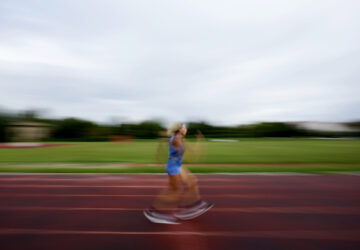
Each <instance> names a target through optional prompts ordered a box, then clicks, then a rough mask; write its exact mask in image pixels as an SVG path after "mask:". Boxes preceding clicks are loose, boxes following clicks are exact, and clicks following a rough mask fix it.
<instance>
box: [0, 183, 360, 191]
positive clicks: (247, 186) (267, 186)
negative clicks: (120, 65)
mask: <svg viewBox="0 0 360 250" xmlns="http://www.w3.org/2000/svg"><path fill="white" fill-rule="evenodd" d="M166 186H167V185H166V184H165V183H164V185H91V184H90V185H60V184H51V185H49V184H43V185H33V184H6V185H1V184H0V188H5V189H11V188H37V189H40V188H47V189H50V188H51V189H54V188H55V189H56V188H109V189H110V188H113V189H115V188H120V189H121V188H133V189H141V188H145V189H163V188H166ZM199 187H200V189H219V188H221V189H222V190H226V189H233V190H234V189H235V190H237V189H241V190H284V189H286V190H287V191H289V190H302V191H309V190H314V188H316V190H317V191H321V190H329V187H328V186H326V185H312V186H311V185H308V186H301V185H297V184H296V185H292V186H284V185H281V184H272V183H270V184H265V185H263V186H262V185H253V184H244V185H221V184H217V185H203V184H200V185H199ZM330 187H331V188H333V189H336V190H337V191H340V190H342V191H344V192H346V191H355V190H356V189H359V188H358V187H357V186H355V187H354V185H351V186H349V185H337V184H332V185H331V186H330Z"/></svg>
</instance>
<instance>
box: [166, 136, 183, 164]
mask: <svg viewBox="0 0 360 250" xmlns="http://www.w3.org/2000/svg"><path fill="white" fill-rule="evenodd" d="M174 138H175V135H173V136H171V138H170V141H169V159H168V162H167V165H168V166H169V167H170V166H181V164H182V158H183V156H184V151H185V150H184V146H183V145H182V142H181V141H180V147H178V148H175V147H174V146H173V145H172V142H173V140H174Z"/></svg>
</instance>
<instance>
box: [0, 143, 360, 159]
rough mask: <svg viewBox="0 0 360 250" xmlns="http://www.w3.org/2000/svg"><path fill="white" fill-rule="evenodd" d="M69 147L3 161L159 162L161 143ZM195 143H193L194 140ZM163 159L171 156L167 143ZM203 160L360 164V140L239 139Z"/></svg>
mask: <svg viewBox="0 0 360 250" xmlns="http://www.w3.org/2000/svg"><path fill="white" fill-rule="evenodd" d="M66 144H70V145H69V146H64V147H47V148H34V149H0V163H111V162H123V163H155V162H156V160H155V154H156V152H157V149H158V146H159V143H158V141H155V140H140V141H136V142H133V143H129V144H116V143H107V142H78V143H66ZM190 144H191V143H190ZM160 148H161V150H160V158H161V159H162V161H163V162H165V161H166V157H167V145H166V143H165V144H163V145H162V146H161V147H160ZM202 151H203V155H202V157H200V159H198V160H193V159H191V158H189V157H187V153H185V161H184V162H190V163H191V162H200V163H269V162H271V163H360V140H315V139H266V138H265V139H240V141H239V142H210V141H206V142H204V143H203V144H202Z"/></svg>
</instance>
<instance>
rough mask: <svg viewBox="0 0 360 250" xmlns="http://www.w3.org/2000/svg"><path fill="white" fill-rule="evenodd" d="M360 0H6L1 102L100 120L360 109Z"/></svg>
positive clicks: (268, 117)
mask: <svg viewBox="0 0 360 250" xmlns="http://www.w3.org/2000/svg"><path fill="white" fill-rule="evenodd" d="M359 10H360V1H356V0H355V1H346V0H339V1H331V0H324V1H320V0H319V1H317V0H309V1H308V0H299V1H297V0H291V1H288V0H286V1H270V0H264V1H259V0H256V1H254V0H251V1H250V0H249V1H240V0H234V1H230V0H221V1H220V0H217V1H211V0H201V1H199V0H181V1H172V0H164V1H158V0H151V1H146V0H143V1H138V0H128V1H121V0H113V1H110V0H103V1H90V0H88V1H85V0H51V1H48V0H43V1H35V0H22V1H21V0H20V1H17V0H1V1H0V87H1V89H0V108H2V109H8V110H12V111H18V110H24V109H43V110H46V115H47V116H51V117H69V116H75V117H79V118H85V119H90V120H93V121H97V122H109V121H114V120H118V121H141V120H145V119H153V118H162V119H164V120H165V121H166V122H171V121H184V120H185V121H188V120H204V121H208V122H211V123H214V124H224V125H233V124H241V123H249V122H257V121H305V120H307V121H309V120H310V121H352V120H359V119H360V98H359V96H360V82H359V80H360V15H359Z"/></svg>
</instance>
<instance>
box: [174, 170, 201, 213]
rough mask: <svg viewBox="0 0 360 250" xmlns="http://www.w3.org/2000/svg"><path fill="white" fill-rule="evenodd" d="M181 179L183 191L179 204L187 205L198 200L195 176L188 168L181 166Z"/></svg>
mask: <svg viewBox="0 0 360 250" xmlns="http://www.w3.org/2000/svg"><path fill="white" fill-rule="evenodd" d="M180 177H181V181H182V182H183V183H184V186H185V191H184V193H183V196H182V199H181V203H180V204H179V205H180V206H188V205H190V204H194V203H195V202H197V201H199V200H200V194H199V188H198V185H197V178H196V176H195V175H193V174H192V173H191V172H190V171H189V170H187V169H186V168H184V167H181V170H180Z"/></svg>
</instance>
